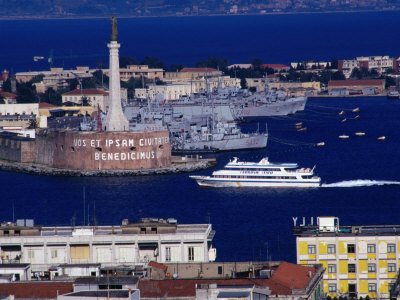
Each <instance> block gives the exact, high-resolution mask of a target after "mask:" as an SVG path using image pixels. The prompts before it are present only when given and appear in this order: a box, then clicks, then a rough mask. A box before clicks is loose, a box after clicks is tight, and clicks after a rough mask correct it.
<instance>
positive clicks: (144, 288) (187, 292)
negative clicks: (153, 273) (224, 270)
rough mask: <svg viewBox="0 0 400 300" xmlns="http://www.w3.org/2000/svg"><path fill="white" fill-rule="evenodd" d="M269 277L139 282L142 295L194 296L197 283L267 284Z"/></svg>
mask: <svg viewBox="0 0 400 300" xmlns="http://www.w3.org/2000/svg"><path fill="white" fill-rule="evenodd" d="M266 281H267V279H176V280H174V279H166V280H148V279H141V280H139V283H138V289H139V290H140V296H141V297H159V298H160V297H163V296H165V295H168V297H194V296H196V284H204V283H216V284H217V285H249V284H251V285H256V286H267V285H266Z"/></svg>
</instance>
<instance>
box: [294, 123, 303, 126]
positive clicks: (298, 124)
mask: <svg viewBox="0 0 400 300" xmlns="http://www.w3.org/2000/svg"><path fill="white" fill-rule="evenodd" d="M294 125H296V126H301V125H303V122H299V123H296V124H294Z"/></svg>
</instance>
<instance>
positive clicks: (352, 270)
mask: <svg viewBox="0 0 400 300" xmlns="http://www.w3.org/2000/svg"><path fill="white" fill-rule="evenodd" d="M347 269H348V272H349V273H356V265H355V264H348V265H347Z"/></svg>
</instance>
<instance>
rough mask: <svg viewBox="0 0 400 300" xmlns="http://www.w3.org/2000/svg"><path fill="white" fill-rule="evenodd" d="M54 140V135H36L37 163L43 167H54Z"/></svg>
mask: <svg viewBox="0 0 400 300" xmlns="http://www.w3.org/2000/svg"><path fill="white" fill-rule="evenodd" d="M53 156H54V139H53V135H52V134H49V135H36V158H35V162H36V163H37V164H42V165H48V166H52V165H53Z"/></svg>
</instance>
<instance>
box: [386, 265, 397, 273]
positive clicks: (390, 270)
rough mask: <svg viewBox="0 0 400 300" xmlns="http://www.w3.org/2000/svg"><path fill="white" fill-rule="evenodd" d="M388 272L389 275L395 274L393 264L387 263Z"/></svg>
mask: <svg viewBox="0 0 400 300" xmlns="http://www.w3.org/2000/svg"><path fill="white" fill-rule="evenodd" d="M388 272H390V273H394V272H396V264H394V263H389V264H388Z"/></svg>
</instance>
